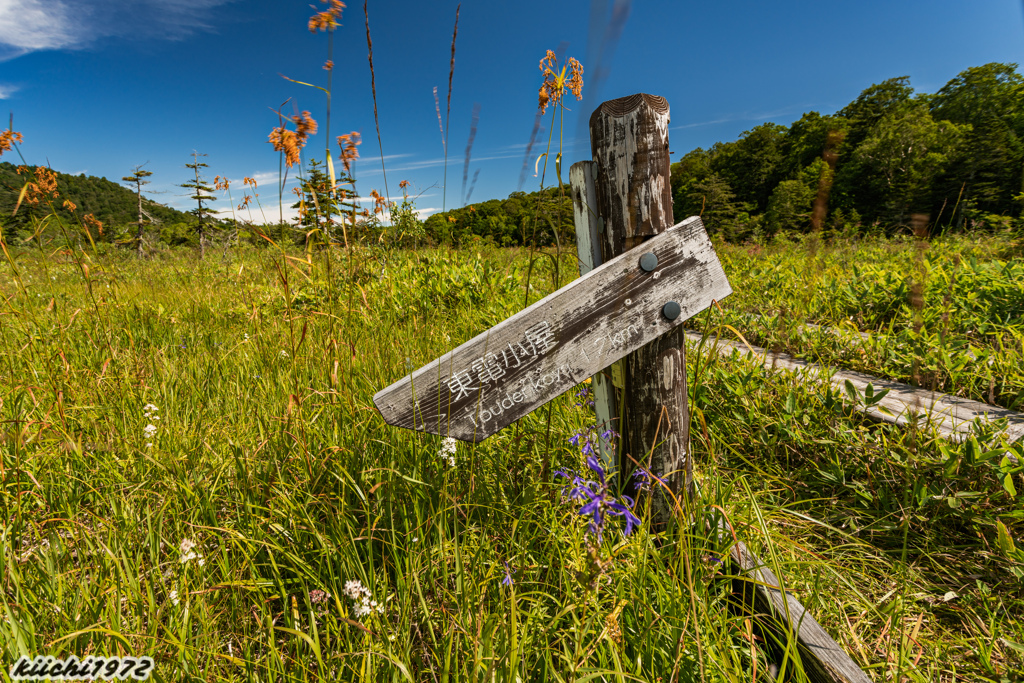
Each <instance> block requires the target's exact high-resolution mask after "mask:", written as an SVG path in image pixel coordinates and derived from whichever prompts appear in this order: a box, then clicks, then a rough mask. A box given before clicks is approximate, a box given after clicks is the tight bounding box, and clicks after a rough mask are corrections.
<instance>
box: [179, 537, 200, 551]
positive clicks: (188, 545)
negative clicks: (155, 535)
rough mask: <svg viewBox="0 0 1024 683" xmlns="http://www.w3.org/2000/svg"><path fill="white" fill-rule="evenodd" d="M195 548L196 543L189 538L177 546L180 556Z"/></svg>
mask: <svg viewBox="0 0 1024 683" xmlns="http://www.w3.org/2000/svg"><path fill="white" fill-rule="evenodd" d="M195 547H196V542H195V541H193V540H192V539H191V538H186V539H182V541H181V543H180V544H179V545H178V550H180V551H181V554H182V555H184V554H185V553H187V552H188V551H189V550H192V548H195Z"/></svg>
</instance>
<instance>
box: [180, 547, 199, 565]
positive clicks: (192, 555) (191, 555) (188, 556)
mask: <svg viewBox="0 0 1024 683" xmlns="http://www.w3.org/2000/svg"><path fill="white" fill-rule="evenodd" d="M192 560H196V561H197V564H198V565H199V566H200V567H202V566H203V565H204V564H206V560H204V559H203V556H202V555H200V554H199V553H196V552H193V551H191V550H190V551H188V552H187V553H185V554H184V555H182V556H181V559H180V560H179V562H181V563H182V564H185V563H187V562H191V561H192Z"/></svg>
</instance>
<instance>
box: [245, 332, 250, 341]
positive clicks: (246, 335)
mask: <svg viewBox="0 0 1024 683" xmlns="http://www.w3.org/2000/svg"><path fill="white" fill-rule="evenodd" d="M245 339H246V340H247V341H248V339H249V333H248V332H246V333H245Z"/></svg>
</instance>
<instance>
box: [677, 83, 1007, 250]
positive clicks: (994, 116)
mask: <svg viewBox="0 0 1024 683" xmlns="http://www.w3.org/2000/svg"><path fill="white" fill-rule="evenodd" d="M672 195H673V200H674V205H675V214H676V216H687V215H693V214H701V215H703V217H704V219H705V221H704V222H705V223H706V224H707V225H708V226H709V227H710V228H711V229H714V230H718V231H720V232H722V233H723V234H724V235H725V236H726V237H727V238H731V239H735V240H745V239H751V238H766V239H770V238H771V237H773V236H775V235H778V234H783V233H801V232H807V231H810V230H812V229H820V230H826V231H828V230H842V231H847V232H849V231H884V232H889V233H891V232H894V231H898V230H900V229H903V228H905V227H907V226H910V225H911V224H918V225H927V226H930V229H931V230H932V232H935V231H939V230H946V229H950V228H953V229H961V230H964V229H968V230H969V229H975V228H982V227H987V228H998V227H1017V228H1019V227H1021V226H1022V225H1024V220H1022V219H1024V79H1022V77H1021V75H1020V74H1018V73H1017V65H1016V64H998V63H992V64H986V65H984V66H980V67H972V68H970V69H967V70H966V71H963V72H962V73H960V74H959V75H957V76H956V77H955V78H954V79H952V80H951V81H949V82H948V83H947V84H946V85H945V86H943V87H942V88H941V89H940V90H939V91H938V92H937V93H934V94H927V93H915V92H914V89H913V88H912V87H911V85H910V79H909V78H908V77H906V76H902V77H898V78H890V79H888V80H886V81H883V82H882V83H879V84H875V85H872V86H871V87H870V88H867V89H866V90H864V91H863V92H862V93H861V94H860V95H859V96H858V97H857V99H856V100H854V101H853V102H851V103H850V104H848V105H847V106H845V107H843V108H842V109H840V110H839V111H838V112H836V113H835V114H832V115H822V114H820V113H818V112H809V113H806V114H804V115H803V116H802V117H801V118H800V119H799V120H798V121H796V122H794V123H792V124H791V125H790V126H788V127H787V126H781V125H777V124H774V123H764V124H761V125H759V126H757V127H755V128H753V129H751V130H749V131H746V132H745V133H743V134H742V135H741V136H740V138H739V139H738V140H736V141H734V142H726V143H722V142H719V143H716V144H714V145H712V146H711V147H710V148H709V149H700V148H698V149H695V150H693V151H691V152H689V153H687V154H686V155H684V156H683V157H682V158H681V159H680V160H679V161H678V162H677V163H675V164H673V166H672Z"/></svg>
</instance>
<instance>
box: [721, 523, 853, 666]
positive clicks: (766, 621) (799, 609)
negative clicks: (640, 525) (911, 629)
mask: <svg viewBox="0 0 1024 683" xmlns="http://www.w3.org/2000/svg"><path fill="white" fill-rule="evenodd" d="M718 534H719V540H720V541H721V542H722V543H729V544H730V548H729V560H730V561H731V563H732V565H733V568H734V569H735V570H736V572H737V578H736V579H735V581H736V583H737V584H739V585H738V586H737V591H736V592H737V593H739V594H740V595H742V596H743V597H744V604H743V609H744V611H745V613H746V615H747V616H749V617H751V618H753V619H755V620H756V621H757V622H758V624H759V625H760V626H761V627H762V628H764V629H767V630H768V631H769V633H771V635H772V636H774V638H775V639H777V640H778V641H779V642H780V643H785V642H786V641H787V640H788V638H789V637H790V635H791V636H792V637H794V638H795V640H796V644H797V650H798V651H799V654H800V664H801V666H802V667H803V670H804V673H806V674H807V678H808V679H809V680H810V681H811V682H812V683H870V681H871V679H870V678H868V677H867V674H865V673H864V671H862V670H861V668H860V667H859V666H858V665H857V663H856V662H854V661H853V659H852V658H851V657H850V655H848V654H847V653H846V651H845V650H844V649H843V648H842V647H841V646H840V645H839V643H837V642H836V641H835V640H834V639H833V638H832V636H830V635H829V634H828V632H827V631H825V629H823V628H822V627H821V624H819V623H818V622H817V621H816V620H815V619H814V617H813V616H811V614H810V612H808V611H807V610H806V609H804V606H803V605H802V604H800V601H799V600H797V599H796V597H795V596H793V594H792V593H790V592H788V591H785V592H784V591H783V590H782V584H780V583H779V578H778V577H777V576H776V575H775V573H774V572H772V570H771V569H769V568H768V566H767V565H765V563H764V562H762V561H761V560H760V559H759V558H758V557H757V555H755V554H754V553H752V552H751V551H750V549H749V548H747V546H746V544H744V543H743V542H742V541H735V542H734V541H733V540H732V534H731V531H730V530H729V527H728V525H727V524H726V523H725V522H722V521H720V522H719V527H718ZM772 649H775V648H772ZM776 664H781V662H776ZM793 668H794V665H793V663H792V662H790V663H789V664H788V665H787V669H788V671H790V672H792V671H793Z"/></svg>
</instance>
